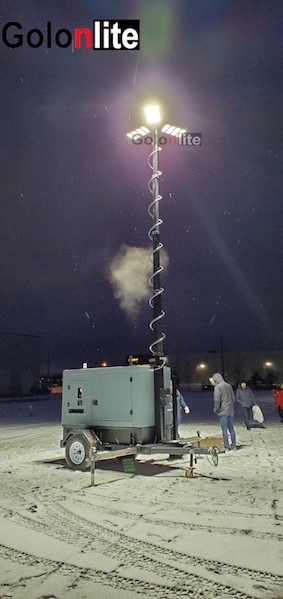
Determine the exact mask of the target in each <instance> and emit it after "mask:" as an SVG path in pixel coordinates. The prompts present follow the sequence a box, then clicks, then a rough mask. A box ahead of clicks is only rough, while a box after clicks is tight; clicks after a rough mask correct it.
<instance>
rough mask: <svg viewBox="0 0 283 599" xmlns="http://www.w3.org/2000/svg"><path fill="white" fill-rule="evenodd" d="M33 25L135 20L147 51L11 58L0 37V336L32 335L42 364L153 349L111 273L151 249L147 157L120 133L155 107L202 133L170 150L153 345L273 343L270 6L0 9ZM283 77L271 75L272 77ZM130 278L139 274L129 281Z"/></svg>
mask: <svg viewBox="0 0 283 599" xmlns="http://www.w3.org/2000/svg"><path fill="white" fill-rule="evenodd" d="M0 11H1V28H2V26H3V25H4V24H5V23H7V22H8V21H17V22H20V23H21V24H22V26H23V28H24V31H25V32H27V31H28V30H29V29H32V28H34V27H36V28H39V29H41V30H42V31H44V30H45V28H46V22H47V21H51V23H52V27H53V28H54V31H56V30H57V29H59V28H62V27H63V28H67V29H69V30H70V31H73V30H74V28H75V27H91V26H92V20H93V19H140V24H141V50H140V51H138V52H137V51H130V52H127V51H126V52H125V51H122V52H119V51H109V52H107V51H99V52H98V51H93V50H86V49H81V50H76V51H74V52H72V49H71V48H66V49H60V48H58V47H57V46H56V45H55V44H54V43H53V47H52V48H51V49H47V48H46V45H45V44H43V46H42V47H41V48H38V49H31V48H28V47H27V45H26V43H25V44H24V46H23V47H21V48H17V49H10V48H7V47H5V46H4V45H3V42H2V39H1V75H2V77H1V79H2V94H1V139H2V143H1V165H2V177H1V188H0V191H1V222H0V228H1V270H0V273H1V274H0V294H1V311H0V330H1V331H4V332H8V333H28V334H35V335H41V336H42V362H43V365H44V363H46V356H47V352H48V350H50V359H51V365H52V368H61V367H80V365H81V363H82V362H83V361H86V362H88V363H89V365H96V364H99V363H100V362H101V360H103V359H107V360H109V362H110V363H112V364H123V363H124V360H125V355H126V354H129V353H135V352H139V353H145V352H147V349H148V345H149V343H150V342H151V341H152V333H151V332H150V330H149V328H148V323H149V320H150V316H151V310H150V308H149V307H148V305H147V302H146V301H143V302H142V303H141V304H140V309H139V313H138V315H137V316H136V318H135V319H134V320H131V319H130V318H129V317H128V316H127V315H126V313H125V311H124V310H123V309H121V307H120V305H119V301H118V300H117V299H116V298H115V297H114V292H113V283H111V282H109V276H107V272H109V265H110V263H111V261H112V259H113V257H114V256H115V255H116V254H117V253H118V252H119V251H120V248H121V246H122V244H126V245H127V246H130V247H139V248H147V247H148V245H149V240H148V237H147V232H148V229H149V227H150V225H151V221H150V217H149V215H148V213H147V208H148V204H149V201H150V194H149V192H148V189H147V182H148V179H149V176H150V169H149V167H148V165H147V162H146V159H147V155H148V152H149V148H148V147H146V146H134V145H133V144H132V142H131V141H130V140H129V139H128V138H127V137H126V135H125V134H126V133H127V132H128V131H131V130H132V129H134V128H135V127H137V126H140V125H142V124H143V123H144V117H143V114H142V106H143V105H144V103H145V102H147V101H148V100H149V99H152V98H154V99H158V101H160V104H161V106H162V109H163V113H164V121H167V122H169V123H172V124H175V125H177V126H182V127H184V128H186V129H187V131H191V132H201V133H202V136H203V143H202V146H201V147H194V148H188V147H177V148H173V147H172V146H170V147H167V148H166V147H165V148H163V150H162V152H161V153H160V168H161V170H162V177H161V181H160V191H161V194H162V196H163V199H162V201H161V207H160V210H161V217H162V219H163V221H164V224H163V225H162V230H161V239H162V242H163V244H164V247H165V248H166V251H167V253H168V256H169V268H168V271H167V273H166V275H164V277H163V279H162V283H163V285H164V289H165V291H164V294H163V300H162V301H163V306H164V308H165V310H166V317H165V319H164V330H165V333H166V341H165V352H166V353H183V352H187V351H208V350H211V349H219V344H220V338H221V336H223V338H224V344H225V348H226V350H227V351H228V350H230V351H233V350H257V349H258V350H263V349H269V350H273V349H283V313H282V297H283V283H282V281H283V276H282V265H283V234H282V216H283V203H282V165H281V162H282V147H281V148H280V129H281V126H280V125H281V122H280V121H281V110H282V91H283V90H282V70H281V73H280V67H281V66H282V65H281V56H282V53H281V52H282V47H281V48H280V43H281V40H282V31H280V20H281V21H282V16H283V15H282V12H283V10H282V2H281V1H280V0H278V1H275V0H269V1H266V0H263V1H261V0H254V1H251V0H243V1H242V0H237V1H236V0H169V1H166V0H155V1H154V2H153V1H152V0H139V1H138V0H119V1H118V0H56V1H55V0H50V1H48V0H44V1H43V0H40V1H39V0H26V1H25V2H23V0H13V1H12V0H5V2H2V4H1V9H0ZM280 75H281V79H280ZM132 277H133V275H132Z"/></svg>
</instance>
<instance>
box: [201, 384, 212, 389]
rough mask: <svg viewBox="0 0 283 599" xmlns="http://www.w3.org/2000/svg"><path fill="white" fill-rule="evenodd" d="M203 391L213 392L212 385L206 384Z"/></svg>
mask: <svg viewBox="0 0 283 599" xmlns="http://www.w3.org/2000/svg"><path fill="white" fill-rule="evenodd" d="M201 388H202V391H212V389H213V386H212V385H211V384H210V383H205V384H204V385H202V386H201Z"/></svg>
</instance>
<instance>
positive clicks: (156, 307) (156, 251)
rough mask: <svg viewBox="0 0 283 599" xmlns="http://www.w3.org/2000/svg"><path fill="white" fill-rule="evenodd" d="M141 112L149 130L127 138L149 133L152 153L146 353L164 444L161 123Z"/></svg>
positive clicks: (154, 112)
mask: <svg viewBox="0 0 283 599" xmlns="http://www.w3.org/2000/svg"><path fill="white" fill-rule="evenodd" d="M144 111H145V116H146V122H147V124H148V126H149V127H150V129H148V128H147V127H144V126H142V127H139V128H138V129H135V130H134V131H131V133H128V134H127V135H128V137H129V138H130V139H132V140H134V138H135V137H137V136H139V137H140V138H143V137H145V136H146V135H148V133H151V135H152V139H151V140H150V144H151V145H152V146H153V149H152V152H151V153H150V154H149V156H148V165H149V167H150V168H151V170H152V175H151V178H150V180H149V183H148V188H149V191H150V193H151V195H152V202H151V203H150V205H149V207H148V213H149V215H150V216H151V218H152V226H151V227H150V229H149V232H148V236H149V239H150V240H151V242H152V264H153V272H152V275H151V277H150V279H149V283H150V285H151V287H152V289H153V294H152V297H151V298H150V300H149V305H150V307H151V308H152V311H153V318H152V321H151V322H150V325H149V327H150V329H151V330H152V331H153V342H152V344H151V345H150V347H149V350H150V352H151V353H152V355H153V358H154V397H155V431H156V437H157V441H164V440H166V438H165V426H164V422H162V421H161V394H162V391H161V390H163V389H164V376H163V368H164V366H165V364H166V358H165V356H164V349H163V341H164V339H165V334H164V332H163V331H162V326H161V321H162V318H163V317H164V316H165V312H164V311H163V310H162V305H161V295H162V293H163V291H164V289H163V288H162V287H161V284H160V273H161V272H162V270H163V267H162V266H161V264H160V250H161V249H162V247H163V244H162V243H161V242H160V225H161V224H162V222H163V221H162V220H161V218H160V215H159V202H160V200H161V199H162V196H161V195H160V194H159V177H160V175H161V174H162V173H161V171H160V170H159V168H158V153H159V152H160V151H161V147H160V146H159V145H158V127H157V125H159V123H160V122H161V114H160V108H159V106H158V105H157V104H153V105H148V106H145V108H144ZM161 131H162V133H164V134H165V135H170V136H173V137H178V136H179V135H183V134H184V133H185V131H186V130H185V129H181V128H180V127H175V126H173V125H164V126H163V128H162V129H161Z"/></svg>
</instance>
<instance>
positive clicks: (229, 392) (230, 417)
mask: <svg viewBox="0 0 283 599" xmlns="http://www.w3.org/2000/svg"><path fill="white" fill-rule="evenodd" d="M209 382H210V383H211V384H212V385H213V386H214V394H213V400H214V412H215V414H217V416H218V418H219V423H220V426H221V430H222V437H223V443H224V448H225V451H229V449H234V450H236V449H237V447H236V432H235V429H234V402H235V396H234V391H233V389H232V387H231V385H229V383H226V381H224V378H223V376H222V375H221V374H220V373H219V372H216V373H215V374H214V375H213V376H212V377H211V378H210V379H209ZM228 431H229V433H230V436H231V446H230V447H229V440H228Z"/></svg>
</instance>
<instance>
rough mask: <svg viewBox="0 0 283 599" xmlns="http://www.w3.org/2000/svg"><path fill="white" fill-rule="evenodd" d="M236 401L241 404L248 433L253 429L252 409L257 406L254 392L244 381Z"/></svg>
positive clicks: (237, 393)
mask: <svg viewBox="0 0 283 599" xmlns="http://www.w3.org/2000/svg"><path fill="white" fill-rule="evenodd" d="M236 401H237V402H238V403H239V404H240V406H241V410H242V415H243V420H244V424H245V426H246V428H247V429H248V431H249V430H250V429H251V426H250V425H251V422H252V420H253V410H252V407H253V406H255V405H256V402H255V400H254V394H253V392H252V390H251V389H250V388H249V387H247V383H245V382H244V381H242V383H240V386H239V388H238V389H237V391H236Z"/></svg>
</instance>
